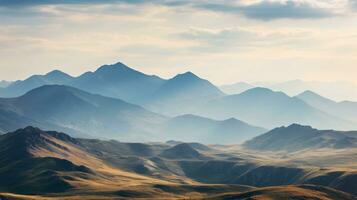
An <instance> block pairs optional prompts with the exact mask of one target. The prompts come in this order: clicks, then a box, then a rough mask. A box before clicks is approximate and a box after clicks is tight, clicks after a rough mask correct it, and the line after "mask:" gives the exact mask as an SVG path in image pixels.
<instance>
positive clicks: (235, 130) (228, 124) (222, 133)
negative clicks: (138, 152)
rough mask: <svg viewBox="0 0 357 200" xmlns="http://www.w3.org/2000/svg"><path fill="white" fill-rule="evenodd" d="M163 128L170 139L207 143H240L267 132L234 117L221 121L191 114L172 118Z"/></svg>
mask: <svg viewBox="0 0 357 200" xmlns="http://www.w3.org/2000/svg"><path fill="white" fill-rule="evenodd" d="M162 129H163V130H162V132H166V133H167V135H168V136H169V139H170V140H180V141H184V142H193V141H196V142H201V143H206V144H207V143H208V144H209V143H214V144H238V143H242V142H244V141H246V140H248V139H251V138H253V137H255V136H258V135H259V134H262V133H264V132H266V130H265V129H263V128H260V127H255V126H252V125H249V124H247V123H245V122H242V121H240V120H237V119H234V118H231V119H227V120H222V121H219V120H213V119H209V118H205V117H200V116H195V115H189V114H187V115H181V116H178V117H174V118H172V119H170V120H169V121H167V122H166V123H165V124H163V126H162ZM198 139H200V140H198Z"/></svg>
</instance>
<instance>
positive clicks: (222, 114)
mask: <svg viewBox="0 0 357 200" xmlns="http://www.w3.org/2000/svg"><path fill="white" fill-rule="evenodd" d="M195 113H197V114H199V115H202V116H207V117H210V118H215V119H226V118H230V117H235V118H237V119H240V120H243V121H245V122H248V123H251V124H255V125H257V126H261V127H265V128H274V127H279V126H281V125H289V124H292V123H299V124H309V125H312V126H314V127H317V128H323V129H329V128H334V129H353V128H356V126H355V124H353V123H351V122H349V121H346V120H343V119H340V118H338V117H335V116H332V115H330V114H327V113H325V112H323V111H320V110H318V109H316V108H314V107H312V106H310V105H308V104H307V103H305V102H304V101H302V100H301V99H299V98H297V97H289V96H287V95H286V94H284V93H282V92H274V91H272V90H270V89H267V88H253V89H250V90H247V91H245V92H243V93H241V94H237V95H229V96H224V97H222V98H220V99H216V100H213V101H210V102H208V103H207V104H205V105H202V106H201V107H199V108H197V110H196V112H195Z"/></svg>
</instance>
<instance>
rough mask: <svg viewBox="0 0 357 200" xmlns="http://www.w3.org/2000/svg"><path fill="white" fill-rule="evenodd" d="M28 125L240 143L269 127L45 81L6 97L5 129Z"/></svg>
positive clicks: (127, 137)
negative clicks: (166, 111)
mask: <svg viewBox="0 0 357 200" xmlns="http://www.w3.org/2000/svg"><path fill="white" fill-rule="evenodd" d="M28 125H32V126H37V127H40V128H43V129H47V130H57V131H65V132H67V133H70V134H71V135H76V136H80V137H94V138H115V139H120V140H124V141H148V140H150V141H166V140H169V139H177V140H183V141H186V139H189V140H192V141H197V142H205V143H220V144H224V143H240V142H242V141H244V140H247V139H251V138H252V137H254V136H256V135H258V134H260V133H263V132H264V129H262V128H258V127H254V126H251V125H249V124H246V123H244V122H241V121H239V120H236V119H229V120H224V121H216V120H211V119H207V118H202V117H198V116H193V115H185V116H180V117H176V118H172V119H171V118H169V117H165V116H162V115H160V114H156V113H153V112H151V111H148V110H145V109H144V108H142V107H140V106H137V105H134V104H130V103H127V102H125V101H122V100H120V99H115V98H110V97H104V96H101V95H94V94H91V93H88V92H85V91H82V90H79V89H76V88H74V87H70V86H63V85H46V86H41V87H39V88H36V89H33V90H31V91H29V92H28V93H26V94H25V95H22V96H20V97H16V98H3V99H0V132H1V133H5V132H8V131H13V130H16V129H18V128H22V127H25V126H28ZM85 134H86V135H85ZM186 136H187V137H186ZM188 136H189V137H188Z"/></svg>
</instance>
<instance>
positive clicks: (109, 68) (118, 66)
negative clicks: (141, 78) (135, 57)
mask: <svg viewBox="0 0 357 200" xmlns="http://www.w3.org/2000/svg"><path fill="white" fill-rule="evenodd" d="M117 71H136V70H134V69H132V68H130V67H128V66H127V65H125V64H124V63H122V62H117V63H114V64H111V65H103V66H101V67H99V68H98V69H97V70H96V71H95V73H101V72H117Z"/></svg>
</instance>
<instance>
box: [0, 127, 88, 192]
mask: <svg viewBox="0 0 357 200" xmlns="http://www.w3.org/2000/svg"><path fill="white" fill-rule="evenodd" d="M62 142H66V143H68V144H70V145H78V142H77V141H76V140H75V139H73V138H70V137H69V136H67V135H65V134H62V133H56V132H44V131H41V130H40V129H37V128H33V127H27V128H25V129H20V130H17V131H15V132H13V133H8V134H6V135H3V136H0V146H1V147H2V148H1V149H0V154H1V155H0V163H1V164H0V177H1V179H0V191H3V192H18V193H24V194H39V193H51V192H65V191H67V190H69V189H71V188H73V187H72V186H71V185H70V184H69V183H68V182H66V181H65V180H64V179H63V177H61V176H60V175H59V173H81V174H82V175H83V176H85V175H88V174H92V172H91V170H90V169H88V168H87V167H85V166H80V165H76V164H74V163H72V162H70V161H68V160H64V159H60V158H56V156H54V155H55V154H58V153H60V151H62V153H64V152H65V153H67V154H70V153H71V149H69V148H68V146H64V145H63V144H62ZM46 152H47V153H46ZM45 154H50V155H53V156H52V157H45Z"/></svg>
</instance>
